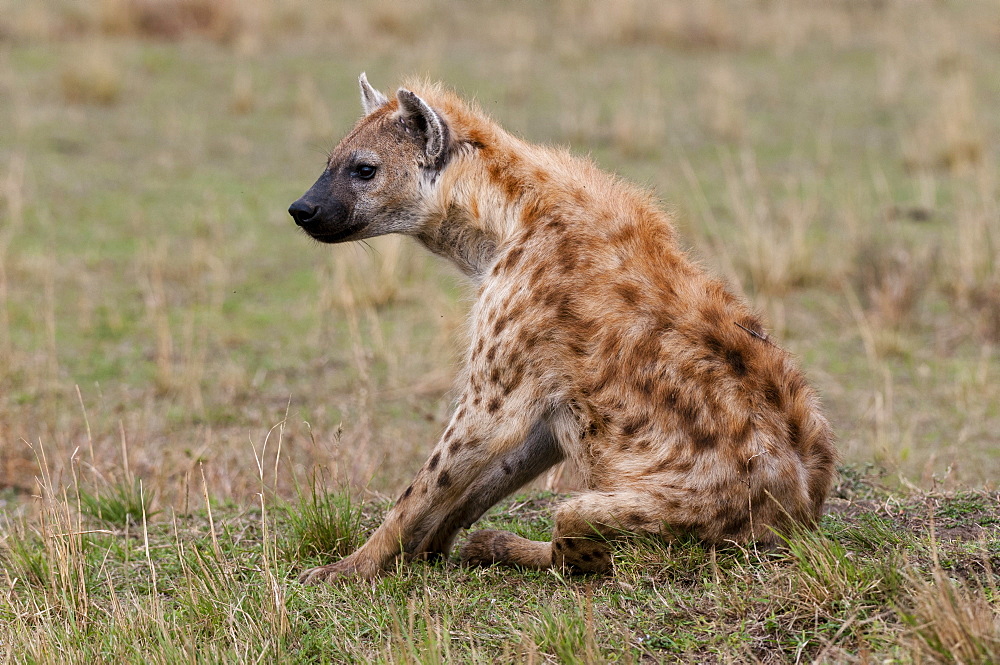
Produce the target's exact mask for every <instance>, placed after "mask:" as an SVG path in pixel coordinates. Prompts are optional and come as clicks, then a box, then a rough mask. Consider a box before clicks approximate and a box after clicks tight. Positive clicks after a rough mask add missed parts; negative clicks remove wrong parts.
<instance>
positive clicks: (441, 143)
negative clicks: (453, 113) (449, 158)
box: [396, 88, 448, 166]
mask: <svg viewBox="0 0 1000 665" xmlns="http://www.w3.org/2000/svg"><path fill="white" fill-rule="evenodd" d="M396 99H398V100H399V108H400V111H401V112H402V114H403V118H404V119H405V120H406V121H407V122H409V123H411V124H412V125H413V126H414V127H416V128H417V130H418V131H420V132H421V133H422V134H423V135H424V140H425V141H426V143H425V145H424V153H426V155H427V159H428V161H429V163H430V164H432V165H435V166H441V164H442V163H443V161H444V158H445V151H446V148H447V147H448V125H447V124H446V123H445V121H444V119H443V118H441V116H440V115H438V112H437V111H435V110H434V109H432V108H431V106H430V104H428V103H427V102H425V101H424V100H423V99H421V98H420V97H418V96H417V95H415V94H414V93H412V92H410V91H409V90H407V89H406V88H400V89H399V90H398V91H396Z"/></svg>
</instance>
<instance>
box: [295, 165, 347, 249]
mask: <svg viewBox="0 0 1000 665" xmlns="http://www.w3.org/2000/svg"><path fill="white" fill-rule="evenodd" d="M320 180H321V181H322V178H321V179H320ZM321 184H325V183H317V185H314V186H313V188H312V189H310V190H309V191H308V192H306V193H305V194H303V195H302V198H300V199H299V200H298V201H296V202H295V203H293V204H292V205H290V206H288V214H289V215H291V216H292V219H294V220H295V223H296V224H298V225H299V226H300V227H301V228H302V230H303V231H305V232H306V233H308V234H309V235H311V236H312V237H313V238H315V239H316V240H319V241H321V242H330V243H333V242H343V241H345V240H353V239H354V238H353V236H355V235H357V233H358V232H359V231H361V230H362V229H363V228H364V227H365V226H366V224H365V223H363V222H362V223H358V222H356V221H355V220H353V219H351V213H350V210H349V209H348V206H347V205H345V204H344V203H343V202H342V201H340V200H339V199H338V198H337V197H333V196H326V195H323V193H322V192H317V191H316V189H317V186H318V185H321Z"/></svg>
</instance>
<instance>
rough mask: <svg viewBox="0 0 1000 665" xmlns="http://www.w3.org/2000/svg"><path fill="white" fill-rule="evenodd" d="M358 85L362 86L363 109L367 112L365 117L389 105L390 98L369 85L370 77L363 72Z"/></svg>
mask: <svg viewBox="0 0 1000 665" xmlns="http://www.w3.org/2000/svg"><path fill="white" fill-rule="evenodd" d="M358 83H359V84H360V85H361V108H363V109H364V110H365V115H368V114H370V113H371V112H372V111H376V110H378V109H379V107H381V106H382V105H383V104H386V103H388V101H389V98H388V97H386V96H385V95H383V94H382V93H381V92H379V91H378V90H376V89H375V88H373V87H372V86H371V84H370V83H368V77H367V76H365V73H364V72H361V76H359V77H358Z"/></svg>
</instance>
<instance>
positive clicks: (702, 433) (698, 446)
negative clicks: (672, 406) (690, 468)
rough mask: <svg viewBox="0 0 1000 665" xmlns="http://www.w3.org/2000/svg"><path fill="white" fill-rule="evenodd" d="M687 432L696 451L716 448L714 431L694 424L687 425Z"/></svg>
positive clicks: (700, 451)
mask: <svg viewBox="0 0 1000 665" xmlns="http://www.w3.org/2000/svg"><path fill="white" fill-rule="evenodd" d="M686 432H687V435H688V438H690V439H691V445H692V447H693V448H694V451H695V453H704V452H708V451H709V450H712V449H713V448H715V444H716V442H717V440H716V437H715V436H714V435H713V433H712V432H709V431H706V430H705V429H704V428H702V427H697V426H694V425H692V426H689V427H687V428H686Z"/></svg>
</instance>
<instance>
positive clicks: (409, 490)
mask: <svg viewBox="0 0 1000 665" xmlns="http://www.w3.org/2000/svg"><path fill="white" fill-rule="evenodd" d="M411 494H413V485H410V486H409V487H407V488H406V489H405V490H404V491H403V494H402V495H401V496H400V497H399V501H402V500H403V499H406V498H409V496H410V495H411ZM399 501H397V502H396V503H399Z"/></svg>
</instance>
